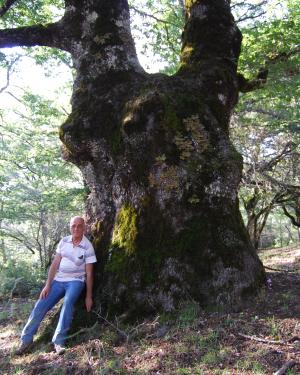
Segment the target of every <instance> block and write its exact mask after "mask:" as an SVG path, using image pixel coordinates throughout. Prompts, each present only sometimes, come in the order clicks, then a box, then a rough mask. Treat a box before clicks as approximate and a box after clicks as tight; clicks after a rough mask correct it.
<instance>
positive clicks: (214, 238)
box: [0, 0, 265, 312]
mask: <svg viewBox="0 0 300 375" xmlns="http://www.w3.org/2000/svg"><path fill="white" fill-rule="evenodd" d="M229 3H230V2H229V1H226V0H192V1H191V0H189V1H188V0H186V1H185V26H184V30H183V34H182V50H181V64H180V68H179V70H178V71H177V73H176V74H175V75H173V76H172V77H168V76H165V75H163V74H147V73H146V72H145V71H144V70H143V69H142V67H141V66H140V63H139V61H138V58H137V56H136V51H135V46H134V42H133V39H132V36H131V31H130V22H129V10H128V4H127V1H126V0H112V1H109V2H108V1H105V0H65V12H64V15H63V17H62V18H61V20H59V21H58V22H54V23H51V24H44V25H34V26H28V27H21V28H18V29H5V30H2V31H0V47H12V46H35V45H42V46H48V47H53V48H57V49H61V50H64V51H67V52H69V53H70V54H71V56H72V59H73V63H74V68H75V70H76V77H75V81H74V87H73V94H72V99H71V104H72V113H71V114H70V116H69V117H68V119H67V120H66V122H65V123H64V124H63V125H62V126H61V130H60V137H61V140H62V142H63V144H64V148H63V149H64V151H63V152H64V157H65V158H66V159H67V160H69V161H71V162H72V163H74V164H76V165H77V166H78V167H79V168H80V170H81V171H82V174H83V177H84V181H85V183H86V186H87V187H88V189H89V195H88V199H87V203H86V214H87V218H88V223H89V225H90V228H91V233H92V236H93V238H94V245H95V248H96V251H97V254H98V259H99V265H98V269H97V276H98V277H97V286H96V294H97V298H98V301H99V303H101V304H106V306H108V308H109V311H111V312H120V311H125V310H131V311H140V312H141V311H143V312H150V311H153V310H156V309H162V310H165V311H170V310H172V309H174V308H175V307H176V306H177V304H178V302H180V301H181V300H183V299H187V298H193V299H195V300H197V301H200V302H201V303H203V304H209V303H218V304H221V305H232V306H236V305H238V304H239V303H240V301H241V300H242V299H243V297H245V296H246V295H247V294H249V293H251V292H253V291H255V290H256V289H257V288H258V287H259V286H260V285H261V284H262V283H263V282H264V279H265V275H264V271H263V267H262V264H261V262H260V261H259V259H258V257H257V255H256V253H255V251H254V248H253V246H252V245H251V243H250V240H249V236H248V234H247V232H246V230H245V228H244V225H243V222H242V219H241V215H240V212H239V207H238V200H237V187H238V184H239V181H240V178H241V169H242V159H241V156H240V155H239V154H238V153H237V152H236V150H235V149H234V147H233V146H232V144H231V143H230V140H229V135H228V126H229V119H230V115H231V112H232V109H233V108H234V106H235V104H236V102H237V99H238V91H239V82H240V79H239V78H238V76H237V62H238V57H239V54H240V44H241V33H240V31H239V30H238V28H237V26H236V25H235V23H234V20H233V17H232V15H231V13H230V6H229Z"/></svg>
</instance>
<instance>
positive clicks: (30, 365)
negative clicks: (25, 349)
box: [0, 247, 300, 375]
mask: <svg viewBox="0 0 300 375" xmlns="http://www.w3.org/2000/svg"><path fill="white" fill-rule="evenodd" d="M260 256H261V259H262V260H263V263H264V265H265V266H267V267H270V268H274V269H281V270H283V269H284V270H288V271H290V272H283V271H276V270H271V269H267V275H268V278H269V279H270V280H271V281H270V282H269V287H268V288H267V287H266V288H264V289H262V290H261V291H260V293H259V295H258V296H257V297H256V298H255V299H253V301H252V303H251V304H250V305H249V306H248V307H245V309H244V311H242V312H240V313H231V314H227V313H226V314H225V313H222V312H213V311H210V312H209V311H203V310H201V309H200V308H199V306H198V305H196V304H194V303H193V302H190V303H187V304H185V305H184V306H182V309H181V310H180V311H179V312H178V313H177V314H176V315H174V316H160V317H156V318H154V319H153V320H152V321H145V322H142V323H141V324H139V325H138V324H137V325H136V326H130V327H128V326H127V327H126V326H124V325H122V324H121V323H118V322H111V323H112V324H113V326H112V325H110V324H108V323H107V322H106V323H105V322H103V320H102V323H97V324H96V325H94V326H93V328H92V329H89V330H85V331H82V332H79V333H78V334H77V335H75V336H73V337H72V338H71V340H72V341H71V343H70V346H71V347H70V349H68V351H67V352H66V353H65V354H64V355H63V356H58V355H57V354H56V353H54V352H53V351H52V348H51V347H50V345H45V344H42V343H39V344H36V345H35V346H34V348H33V351H32V353H30V354H27V355H23V356H21V357H18V356H16V355H15V354H14V348H15V347H16V345H17V343H18V334H19V332H20V330H21V327H22V325H23V323H24V320H25V319H26V317H27V315H28V311H30V309H31V306H32V303H33V301H28V300H26V299H12V300H9V301H0V374H1V375H2V374H3V375H4V374H7V375H8V374H9V375H12V374H16V375H23V374H24V375H25V374H26V375H35V374H43V375H47V374H62V375H63V374H72V375H79V374H99V375H100V374H101V375H104V374H136V375H146V374H149V375H175V374H176V375H177V374H185V375H197V374H230V375H233V374H236V375H240V374H241V375H242V374H272V373H274V372H275V371H277V370H278V369H279V368H280V367H281V366H282V365H283V364H284V363H286V362H287V361H288V360H290V359H293V360H294V361H295V362H296V364H295V365H294V366H293V367H292V368H291V369H290V370H288V372H287V374H300V298H299V290H300V249H299V248H295V247H294V248H284V249H271V250H264V251H262V252H260ZM45 323H47V322H45ZM259 339H263V340H264V342H261V341H258V340H259Z"/></svg>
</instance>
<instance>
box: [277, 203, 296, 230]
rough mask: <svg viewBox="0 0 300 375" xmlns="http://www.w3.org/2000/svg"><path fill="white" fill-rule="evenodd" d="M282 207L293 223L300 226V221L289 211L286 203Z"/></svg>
mask: <svg viewBox="0 0 300 375" xmlns="http://www.w3.org/2000/svg"><path fill="white" fill-rule="evenodd" d="M281 207H282V209H283V212H284V214H285V215H286V216H287V217H288V218H289V219H290V220H291V222H292V224H293V225H295V227H300V221H297V220H296V218H295V217H294V216H293V215H292V214H290V213H289V212H288V210H287V208H286V207H285V205H284V204H283V205H282V206H281Z"/></svg>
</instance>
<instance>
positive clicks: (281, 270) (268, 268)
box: [264, 266, 296, 273]
mask: <svg viewBox="0 0 300 375" xmlns="http://www.w3.org/2000/svg"><path fill="white" fill-rule="evenodd" d="M264 268H265V269H266V270H270V271H279V272H286V273H294V272H296V271H290V270H284V269H280V268H272V267H267V266H264Z"/></svg>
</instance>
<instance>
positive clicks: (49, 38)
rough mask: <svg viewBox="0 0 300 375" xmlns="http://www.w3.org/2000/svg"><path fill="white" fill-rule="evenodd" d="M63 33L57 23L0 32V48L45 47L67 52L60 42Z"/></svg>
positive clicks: (61, 25)
mask: <svg viewBox="0 0 300 375" xmlns="http://www.w3.org/2000/svg"><path fill="white" fill-rule="evenodd" d="M63 31H64V30H63V23H59V22H56V23H50V24H47V25H33V26H26V27H18V28H15V29H4V30H0V48H11V47H16V46H21V47H23V46H24V47H33V46H46V47H54V48H60V49H64V50H65V51H68V50H69V49H68V47H66V46H65V45H64V44H63V42H62V40H63V39H64V38H63V37H62V36H63ZM70 45H71V41H70ZM70 47H71V46H69V48H70Z"/></svg>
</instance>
